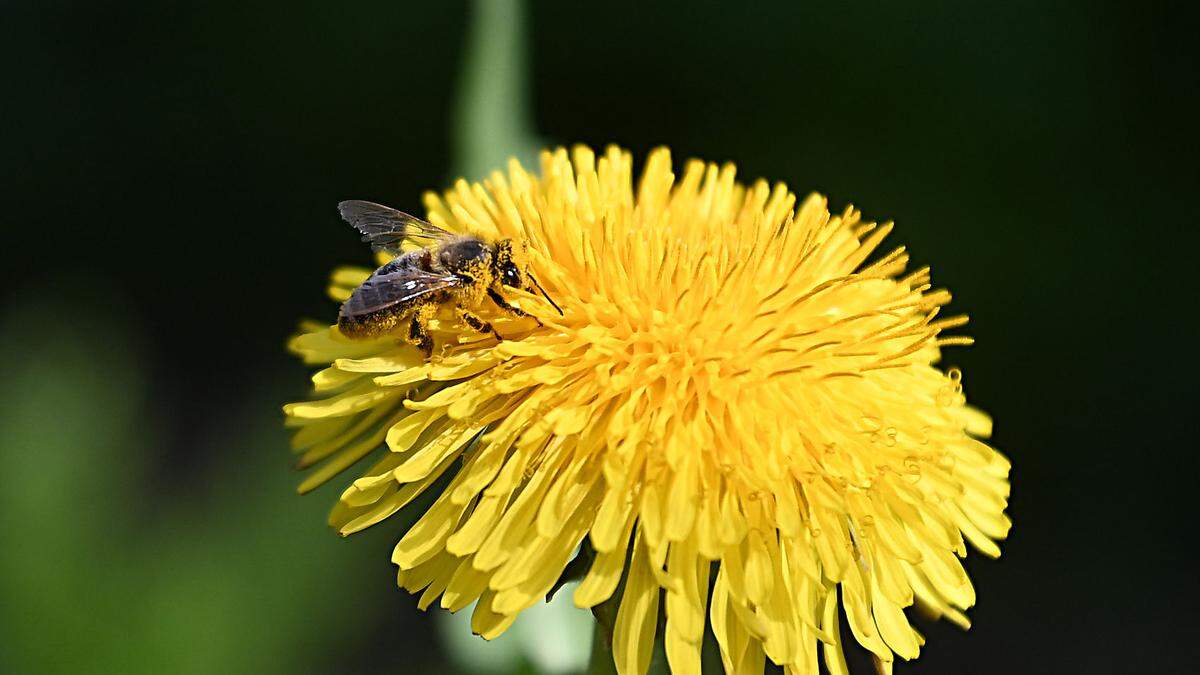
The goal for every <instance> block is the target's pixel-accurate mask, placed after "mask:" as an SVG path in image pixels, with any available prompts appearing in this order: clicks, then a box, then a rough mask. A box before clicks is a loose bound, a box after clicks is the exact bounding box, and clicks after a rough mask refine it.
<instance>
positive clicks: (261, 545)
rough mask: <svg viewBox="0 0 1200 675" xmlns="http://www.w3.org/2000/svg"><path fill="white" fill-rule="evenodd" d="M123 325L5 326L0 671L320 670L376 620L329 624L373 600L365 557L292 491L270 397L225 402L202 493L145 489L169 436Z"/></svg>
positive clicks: (199, 487) (19, 312) (199, 479)
mask: <svg viewBox="0 0 1200 675" xmlns="http://www.w3.org/2000/svg"><path fill="white" fill-rule="evenodd" d="M124 318H125V317H122V316H120V315H119V314H118V315H111V314H110V315H107V316H104V317H99V316H89V315H88V314H87V313H86V312H77V313H74V314H73V315H72V316H71V317H70V321H66V320H64V318H63V317H62V316H61V315H60V314H58V313H57V312H54V311H53V310H52V309H50V308H49V307H47V306H44V305H38V304H29V305H25V306H20V305H18V306H15V307H12V308H10V309H9V310H8V311H6V312H5V315H4V316H3V324H2V326H0V353H3V354H9V355H14V354H19V355H20V358H19V359H16V360H15V361H14V365H13V367H12V368H11V369H10V370H9V372H8V373H7V376H6V377H5V378H3V380H0V428H3V429H4V436H3V440H2V442H0V456H2V457H4V464H5V469H6V471H7V472H10V473H9V475H10V476H18V477H20V479H18V480H12V481H10V482H9V484H8V487H7V488H6V489H5V490H4V491H0V518H2V519H3V521H2V522H3V528H4V532H5V533H7V534H8V535H9V537H10V538H9V541H8V542H7V544H6V545H5V546H4V547H0V594H2V595H3V597H4V602H3V603H0V622H2V625H3V633H2V634H3V636H4V647H3V650H2V651H0V664H2V665H3V666H4V670H5V672H13V673H43V672H44V673H53V672H62V673H78V672H95V673H117V672H122V673H140V672H144V673H161V672H177V673H219V672H256V673H268V672H281V673H282V672H320V671H321V670H322V669H320V668H314V665H316V664H320V662H321V657H322V656H323V655H324V654H326V653H327V649H328V648H327V644H328V643H330V642H337V641H342V640H345V639H346V638H347V636H348V634H349V633H351V632H354V631H362V630H364V627H365V626H366V625H367V623H368V622H369V621H370V620H371V617H370V615H369V614H365V613H360V614H357V615H356V614H354V613H349V614H347V615H345V616H329V615H328V613H329V610H330V608H331V607H335V606H337V605H339V604H341V603H339V602H338V598H340V597H345V596H346V595H347V594H350V595H353V594H355V593H357V592H361V591H362V590H363V584H362V581H361V580H362V578H363V577H362V575H361V574H356V573H354V568H355V567H356V566H361V560H347V559H345V558H346V556H344V555H339V554H338V551H336V550H335V549H334V548H333V547H331V546H329V545H327V544H328V540H329V539H330V537H331V533H330V532H328V531H327V530H325V529H323V528H322V527H321V524H322V521H323V515H324V514H323V511H324V509H325V508H326V503H325V502H323V501H322V500H321V498H320V497H318V498H315V499H309V500H300V499H297V498H295V497H294V486H293V481H294V477H293V476H292V475H291V474H289V472H287V471H284V470H282V466H281V464H282V461H281V460H283V459H285V457H286V455H285V454H284V453H283V451H284V448H283V444H282V442H281V438H280V432H279V430H278V426H277V425H278V419H277V417H276V416H275V415H272V414H266V415H264V414H263V413H264V412H265V411H267V410H270V409H272V408H274V405H269V406H268V405H263V401H261V400H256V399H259V398H261V397H262V395H263V394H264V393H268V392H254V393H252V394H251V397H250V398H246V397H244V396H242V395H240V394H237V393H234V392H236V391H238V390H236V389H235V390H232V391H231V392H230V400H229V401H228V405H229V407H230V409H231V410H234V411H236V412H235V413H234V414H233V415H232V418H233V422H232V424H231V426H230V427H229V428H230V430H234V429H236V430H237V433H235V434H228V435H222V436H221V437H219V438H217V437H214V438H213V440H212V441H211V445H212V453H213V456H214V457H217V458H219V461H218V462H217V463H215V464H214V465H212V466H211V467H206V468H205V474H206V475H204V476H196V477H193V478H194V479H195V480H194V481H189V484H191V485H192V486H193V489H192V490H183V491H178V490H174V489H166V490H163V491H161V492H158V491H155V490H152V489H147V484H148V481H149V479H151V476H150V475H149V474H150V472H151V470H152V461H153V457H154V454H155V451H156V448H157V447H158V446H159V445H160V443H161V441H160V433H159V427H160V425H159V422H158V420H156V419H155V418H154V409H153V407H152V406H151V405H150V401H148V400H147V398H146V386H145V384H146V383H145V379H146V372H145V366H144V364H143V363H142V362H141V361H140V360H139V358H138V353H139V349H138V344H137V339H136V336H134V335H131V334H130V326H129V325H128V324H127V323H125V321H123V319H124ZM272 403H273V402H272ZM197 433H201V434H205V435H212V434H213V430H209V429H204V430H197ZM272 449H274V451H272ZM324 496H325V497H326V498H328V495H324ZM356 563H357V565H356Z"/></svg>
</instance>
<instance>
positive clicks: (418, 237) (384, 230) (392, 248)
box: [338, 199, 454, 255]
mask: <svg viewBox="0 0 1200 675" xmlns="http://www.w3.org/2000/svg"><path fill="white" fill-rule="evenodd" d="M338 213H340V214H342V219H343V220H345V221H346V222H347V223H350V224H351V225H353V226H354V229H356V230H358V231H359V232H361V233H362V235H363V237H362V239H363V241H365V242H367V243H368V244H370V245H371V248H372V249H373V250H376V251H386V252H388V253H391V254H393V255H398V254H399V253H400V246H401V244H403V243H404V242H406V241H411V242H414V243H416V244H417V245H418V246H428V245H430V244H432V243H434V242H438V241H443V240H445V239H449V238H451V237H453V236H454V235H453V234H451V233H450V232H447V231H445V230H443V229H442V228H440V227H437V226H436V225H433V224H432V223H429V222H427V221H424V220H421V219H420V218H418V217H416V216H410V215H409V214H407V213H404V212H403V211H397V210H396V209H393V208H390V207H387V206H384V205H382V204H375V203H374V202H364V201H362V200H361V199H351V200H348V201H344V202H341V203H340V204H338Z"/></svg>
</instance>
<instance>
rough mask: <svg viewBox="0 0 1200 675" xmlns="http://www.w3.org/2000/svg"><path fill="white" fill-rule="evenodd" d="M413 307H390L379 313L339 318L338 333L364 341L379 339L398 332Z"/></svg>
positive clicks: (343, 315) (341, 316)
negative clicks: (397, 329) (395, 331)
mask: <svg viewBox="0 0 1200 675" xmlns="http://www.w3.org/2000/svg"><path fill="white" fill-rule="evenodd" d="M411 309H412V307H388V308H387V309H381V310H379V311H378V312H371V313H369V314H358V315H354V316H347V315H345V314H342V315H340V316H338V321H337V327H338V331H340V332H341V333H342V335H345V336H346V337H348V338H351V339H355V340H362V339H367V338H373V337H378V336H380V335H384V334H386V333H391V332H392V331H394V330H396V328H397V327H398V326H400V324H401V323H402V321H403V319H404V315H405V314H408V313H409V312H410V310H411Z"/></svg>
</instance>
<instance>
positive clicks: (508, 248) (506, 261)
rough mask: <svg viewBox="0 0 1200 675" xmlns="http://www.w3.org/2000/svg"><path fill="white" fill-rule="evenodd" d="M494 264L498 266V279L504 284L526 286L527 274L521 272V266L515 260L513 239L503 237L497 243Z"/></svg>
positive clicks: (515, 286)
mask: <svg viewBox="0 0 1200 675" xmlns="http://www.w3.org/2000/svg"><path fill="white" fill-rule="evenodd" d="M493 264H494V265H495V267H496V280H497V281H499V282H500V283H501V284H502V285H504V286H510V287H512V288H522V289H523V288H525V286H526V283H525V275H524V274H522V273H521V268H520V267H518V266H517V263H516V261H514V260H513V245H512V241H511V240H509V239H503V240H501V241H499V242H497V243H496V258H495V261H494V263H493Z"/></svg>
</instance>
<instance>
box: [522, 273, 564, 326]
mask: <svg viewBox="0 0 1200 675" xmlns="http://www.w3.org/2000/svg"><path fill="white" fill-rule="evenodd" d="M525 274H526V275H527V276H528V277H529V280H530V281H532V282H533V285H534V286H536V287H537V289H538V290H539V291H541V292H542V297H543V298H545V299H546V302H548V303H550V305H551V306H553V307H554V309H557V310H558V315H559V316H566V314H563V311H562V307H559V306H558V303H556V302H554V301H553V300H551V299H550V296H549V295H548V294H547V293H546V289H544V288H542V285H541V284H539V283H538V280H537V278H535V277H534V276H533V275H532V274H530V273H529V272H526V273H525Z"/></svg>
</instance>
